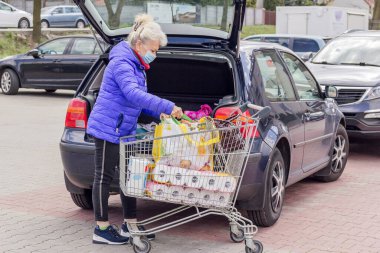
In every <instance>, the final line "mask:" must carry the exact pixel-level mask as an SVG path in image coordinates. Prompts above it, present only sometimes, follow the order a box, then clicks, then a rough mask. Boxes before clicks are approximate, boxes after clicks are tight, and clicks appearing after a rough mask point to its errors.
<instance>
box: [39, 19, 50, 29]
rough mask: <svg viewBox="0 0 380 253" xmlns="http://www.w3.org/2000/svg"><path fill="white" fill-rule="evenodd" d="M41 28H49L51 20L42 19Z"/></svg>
mask: <svg viewBox="0 0 380 253" xmlns="http://www.w3.org/2000/svg"><path fill="white" fill-rule="evenodd" d="M41 28H49V22H48V21H47V20H42V21H41Z"/></svg>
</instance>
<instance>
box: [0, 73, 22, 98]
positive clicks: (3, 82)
mask: <svg viewBox="0 0 380 253" xmlns="http://www.w3.org/2000/svg"><path fill="white" fill-rule="evenodd" d="M0 87H1V91H2V92H3V94H5V95H16V94H17V92H18V89H19V88H20V80H19V78H18V76H17V74H16V72H14V71H13V70H12V69H5V70H3V72H2V73H1V78H0Z"/></svg>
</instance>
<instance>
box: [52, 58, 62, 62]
mask: <svg viewBox="0 0 380 253" xmlns="http://www.w3.org/2000/svg"><path fill="white" fill-rule="evenodd" d="M53 62H61V60H60V59H54V60H53Z"/></svg>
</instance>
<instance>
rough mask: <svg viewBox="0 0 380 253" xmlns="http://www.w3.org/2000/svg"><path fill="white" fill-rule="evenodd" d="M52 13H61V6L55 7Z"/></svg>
mask: <svg viewBox="0 0 380 253" xmlns="http://www.w3.org/2000/svg"><path fill="white" fill-rule="evenodd" d="M52 13H54V14H62V13H63V8H62V7H58V8H55V9H54V10H53V11H52Z"/></svg>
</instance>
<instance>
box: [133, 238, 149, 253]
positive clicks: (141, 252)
mask: <svg viewBox="0 0 380 253" xmlns="http://www.w3.org/2000/svg"><path fill="white" fill-rule="evenodd" d="M140 241H141V243H142V244H144V247H142V248H140V247H138V246H137V245H136V244H133V251H134V252H135V253H149V252H150V250H151V249H152V245H151V244H150V242H149V240H148V239H147V238H144V237H142V238H141V239H140Z"/></svg>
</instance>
